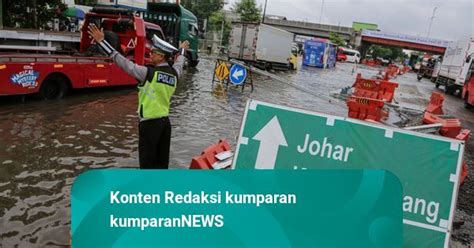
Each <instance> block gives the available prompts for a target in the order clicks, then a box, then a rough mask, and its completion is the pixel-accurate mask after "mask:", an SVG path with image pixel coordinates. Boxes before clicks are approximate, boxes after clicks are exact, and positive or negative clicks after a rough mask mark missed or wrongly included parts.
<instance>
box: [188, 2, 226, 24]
mask: <svg viewBox="0 0 474 248" xmlns="http://www.w3.org/2000/svg"><path fill="white" fill-rule="evenodd" d="M181 5H183V6H184V7H185V8H186V9H188V10H189V11H191V12H193V14H194V15H196V17H197V18H198V19H201V20H202V19H208V18H209V16H210V15H211V14H212V13H214V12H215V11H218V10H221V9H222V8H223V7H224V1H223V0H182V1H181Z"/></svg>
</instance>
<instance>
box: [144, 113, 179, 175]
mask: <svg viewBox="0 0 474 248" xmlns="http://www.w3.org/2000/svg"><path fill="white" fill-rule="evenodd" d="M138 132H139V137H138V139H139V140H138V156H139V160H140V169H168V164H169V158H170V140H171V124H170V120H169V119H168V117H163V118H160V119H152V120H147V121H141V122H140V123H139V124H138Z"/></svg>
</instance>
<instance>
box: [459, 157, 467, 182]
mask: <svg viewBox="0 0 474 248" xmlns="http://www.w3.org/2000/svg"><path fill="white" fill-rule="evenodd" d="M467 174H468V172H467V164H466V161H462V170H461V178H460V179H461V185H463V184H464V181H465V180H466V177H467Z"/></svg>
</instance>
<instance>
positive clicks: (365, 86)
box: [352, 73, 398, 102]
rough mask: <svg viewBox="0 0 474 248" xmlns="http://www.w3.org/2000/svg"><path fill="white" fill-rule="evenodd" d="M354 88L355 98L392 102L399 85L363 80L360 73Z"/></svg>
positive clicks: (376, 80)
mask: <svg viewBox="0 0 474 248" xmlns="http://www.w3.org/2000/svg"><path fill="white" fill-rule="evenodd" d="M352 87H354V89H355V91H354V96H357V97H364V98H372V99H377V100H382V101H386V102H392V100H393V96H394V95H395V89H396V88H397V87H398V84H397V83H394V82H389V81H385V80H378V79H366V78H362V76H361V74H360V73H359V74H357V77H356V81H355V82H354V84H353V85H352Z"/></svg>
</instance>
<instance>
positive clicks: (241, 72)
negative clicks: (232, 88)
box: [232, 70, 244, 80]
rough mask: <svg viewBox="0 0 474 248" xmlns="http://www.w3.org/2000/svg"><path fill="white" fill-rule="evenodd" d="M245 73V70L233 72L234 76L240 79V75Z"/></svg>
mask: <svg viewBox="0 0 474 248" xmlns="http://www.w3.org/2000/svg"><path fill="white" fill-rule="evenodd" d="M243 75H244V70H235V71H234V73H232V77H233V78H235V79H237V80H238V79H239V77H240V76H243Z"/></svg>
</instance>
